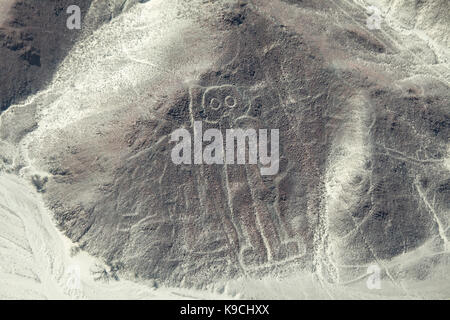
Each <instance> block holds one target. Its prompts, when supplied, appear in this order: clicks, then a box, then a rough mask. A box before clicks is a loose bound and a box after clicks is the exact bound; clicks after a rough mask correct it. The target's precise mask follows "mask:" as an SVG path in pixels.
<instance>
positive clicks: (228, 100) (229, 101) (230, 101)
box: [225, 96, 237, 108]
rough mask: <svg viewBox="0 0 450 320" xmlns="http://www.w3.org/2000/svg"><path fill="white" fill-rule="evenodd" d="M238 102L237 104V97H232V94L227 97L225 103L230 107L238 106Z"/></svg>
mask: <svg viewBox="0 0 450 320" xmlns="http://www.w3.org/2000/svg"><path fill="white" fill-rule="evenodd" d="M236 104H237V102H236V99H235V98H234V97H232V96H227V97H226V98H225V105H226V106H227V107H228V108H234V107H236Z"/></svg>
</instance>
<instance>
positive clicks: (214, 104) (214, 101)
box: [209, 98, 222, 110]
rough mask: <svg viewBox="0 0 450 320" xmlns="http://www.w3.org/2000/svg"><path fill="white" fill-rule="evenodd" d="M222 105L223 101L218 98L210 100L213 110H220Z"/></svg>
mask: <svg viewBox="0 0 450 320" xmlns="http://www.w3.org/2000/svg"><path fill="white" fill-rule="evenodd" d="M221 106H222V103H221V102H220V101H219V100H218V99H216V98H212V99H211V101H210V102H209V107H210V108H211V109H213V110H219V108H220V107H221Z"/></svg>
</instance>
